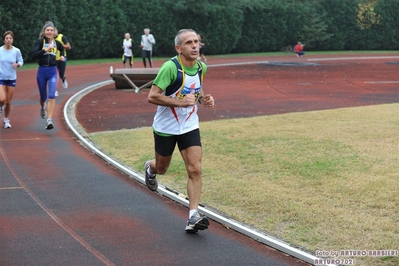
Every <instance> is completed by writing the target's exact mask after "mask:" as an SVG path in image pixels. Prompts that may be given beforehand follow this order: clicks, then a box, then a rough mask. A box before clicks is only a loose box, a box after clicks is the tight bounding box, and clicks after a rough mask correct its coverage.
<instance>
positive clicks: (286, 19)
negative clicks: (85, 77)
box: [0, 0, 399, 62]
mask: <svg viewBox="0 0 399 266" xmlns="http://www.w3.org/2000/svg"><path fill="white" fill-rule="evenodd" d="M359 1H360V0H334V1H331V0H317V1H315V0H302V1H298V0H234V1H231V0H218V1H213V0H204V1H197V0H146V1H136V0H125V1H122V0H86V1H80V0H68V1H65V0H56V1H55V2H53V4H51V5H43V4H42V2H41V1H39V0H31V1H22V0H15V1H1V2H0V30H1V31H2V32H5V31H6V30H12V31H13V32H14V34H15V40H14V45H15V46H16V47H18V48H20V49H21V51H22V54H23V57H24V59H25V61H26V62H29V59H30V53H31V48H32V46H33V43H34V42H35V40H36V39H37V38H38V35H39V32H40V30H41V28H42V27H43V25H44V23H45V22H46V21H47V20H51V21H53V22H54V24H55V26H56V27H57V28H58V30H59V32H61V33H63V34H64V35H65V36H66V37H67V38H68V40H69V41H70V43H71V45H72V50H70V51H69V53H68V57H69V59H84V58H87V59H91V58H115V57H120V56H121V55H122V40H123V38H124V34H125V33H126V32H129V33H130V34H131V36H132V39H133V41H134V42H135V47H134V48H133V52H134V55H135V56H136V57H140V56H141V49H140V48H139V44H140V38H141V35H142V34H143V29H144V28H146V27H149V28H150V29H151V33H152V34H153V35H154V36H155V39H156V44H155V46H154V51H153V54H154V56H161V57H169V56H173V55H175V53H176V52H175V49H174V37H175V35H176V33H177V32H178V30H180V29H182V28H191V29H194V30H196V31H197V32H199V33H201V34H202V35H203V36H204V38H205V45H206V46H205V47H206V48H205V51H206V54H208V55H211V54H228V53H249V52H268V51H269V52H270V51H280V50H281V48H282V47H283V46H287V45H291V46H292V45H294V44H295V43H296V42H297V41H301V42H303V43H306V44H307V46H306V48H307V49H312V50H313V51H316V50H327V49H329V50H358V49H367V50H375V49H381V50H388V49H389V50H394V49H398V48H399V43H398V42H397V40H398V37H399V33H398V31H399V29H398V27H397V25H399V21H398V20H399V18H398V15H397V10H399V9H398V8H399V0H378V1H376V0H370V1H363V0H362V2H361V4H362V6H361V7H362V9H361V8H359V3H360V2H359ZM370 3H371V4H370ZM362 10H363V11H364V12H360V11H362ZM366 11H367V12H366ZM359 14H360V18H361V19H364V20H363V22H364V23H366V24H367V23H368V24H367V27H363V29H364V30H361V28H360V27H359V24H358V22H359ZM376 19H378V21H377V20H376ZM369 22H370V23H369ZM371 22H372V23H371ZM366 24H365V25H366Z"/></svg>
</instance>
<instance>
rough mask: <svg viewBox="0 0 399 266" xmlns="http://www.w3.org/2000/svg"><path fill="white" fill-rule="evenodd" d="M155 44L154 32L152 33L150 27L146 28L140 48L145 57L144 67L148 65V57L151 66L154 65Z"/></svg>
mask: <svg viewBox="0 0 399 266" xmlns="http://www.w3.org/2000/svg"><path fill="white" fill-rule="evenodd" d="M153 44H155V38H154V36H153V35H152V34H150V29H149V28H145V29H144V34H143V35H142V36H141V44H140V48H141V49H142V50H143V52H142V57H143V64H144V67H145V68H146V67H147V64H146V58H148V62H149V64H150V67H152V45H153Z"/></svg>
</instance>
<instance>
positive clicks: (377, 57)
mask: <svg viewBox="0 0 399 266" xmlns="http://www.w3.org/2000/svg"><path fill="white" fill-rule="evenodd" d="M392 58H399V56H360V57H333V58H309V59H307V61H334V60H367V59H392Z"/></svg>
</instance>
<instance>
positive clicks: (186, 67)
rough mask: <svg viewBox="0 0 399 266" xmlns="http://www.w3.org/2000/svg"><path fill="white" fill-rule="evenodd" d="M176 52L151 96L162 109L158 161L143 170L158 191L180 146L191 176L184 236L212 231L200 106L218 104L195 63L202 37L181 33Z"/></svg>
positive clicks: (203, 67)
mask: <svg viewBox="0 0 399 266" xmlns="http://www.w3.org/2000/svg"><path fill="white" fill-rule="evenodd" d="M175 50H176V51H177V54H178V55H177V56H175V57H174V58H172V59H171V60H169V61H167V62H165V63H164V64H163V65H162V67H161V68H160V69H159V72H158V74H157V76H156V78H155V80H154V82H153V85H152V87H151V90H150V92H149V94H148V101H149V102H150V103H153V104H155V105H157V106H158V107H157V112H156V114H155V117H154V122H153V125H152V126H153V131H154V133H153V134H154V141H155V145H154V146H155V159H153V160H150V161H147V162H145V164H144V171H145V181H146V185H147V186H148V188H149V189H150V190H152V191H156V190H157V189H158V181H157V178H156V175H157V174H160V175H163V174H165V173H166V171H167V170H168V168H169V165H170V162H171V160H172V154H173V151H174V149H175V146H176V144H177V145H178V147H179V150H180V154H181V156H182V157H183V161H184V163H185V165H186V170H187V174H188V180H187V193H188V197H189V215H188V221H187V225H186V228H185V231H186V232H189V233H193V232H197V231H198V230H204V229H207V228H208V226H209V221H208V218H207V217H206V216H203V215H200V213H199V211H198V205H199V202H200V195H201V188H202V179H201V172H202V164H201V162H202V146H201V137H200V131H199V118H198V115H197V111H198V106H199V105H198V103H199V104H202V105H203V106H204V107H206V108H214V100H213V97H212V95H210V94H204V91H203V89H202V82H203V77H204V75H205V73H206V71H207V66H206V65H205V63H203V62H200V61H198V60H196V58H197V57H198V55H199V41H198V36H197V33H196V32H195V31H193V30H191V29H183V30H180V31H179V32H178V34H177V35H176V37H175ZM178 70H180V71H178Z"/></svg>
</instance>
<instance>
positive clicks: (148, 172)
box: [147, 167, 155, 177]
mask: <svg viewBox="0 0 399 266" xmlns="http://www.w3.org/2000/svg"><path fill="white" fill-rule="evenodd" d="M147 174H149V175H150V177H155V175H154V174H151V173H150V167H148V169H147Z"/></svg>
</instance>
